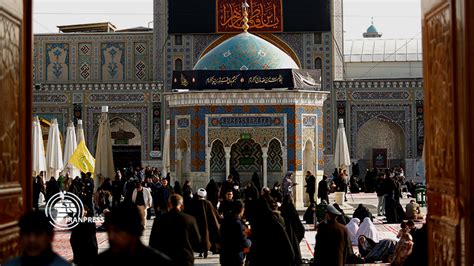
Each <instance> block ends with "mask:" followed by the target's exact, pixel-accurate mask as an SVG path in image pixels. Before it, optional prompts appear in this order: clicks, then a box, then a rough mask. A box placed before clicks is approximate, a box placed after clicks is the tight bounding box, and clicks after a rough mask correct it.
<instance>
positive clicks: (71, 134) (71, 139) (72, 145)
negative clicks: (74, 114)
mask: <svg viewBox="0 0 474 266" xmlns="http://www.w3.org/2000/svg"><path fill="white" fill-rule="evenodd" d="M76 148H77V141H76V131H75V130H74V124H73V123H72V122H69V124H68V126H67V130H66V143H65V144H64V170H65V171H67V172H68V173H69V176H70V177H72V178H74V177H75V176H79V175H80V172H79V170H77V168H76V167H74V166H73V165H72V164H71V163H69V162H68V161H69V159H70V158H71V156H72V154H73V153H74V151H75V150H76Z"/></svg>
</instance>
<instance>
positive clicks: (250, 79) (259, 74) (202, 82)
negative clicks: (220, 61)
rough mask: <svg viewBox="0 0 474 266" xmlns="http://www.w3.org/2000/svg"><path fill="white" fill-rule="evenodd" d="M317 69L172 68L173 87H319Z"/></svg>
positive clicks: (192, 88) (190, 88)
mask: <svg viewBox="0 0 474 266" xmlns="http://www.w3.org/2000/svg"><path fill="white" fill-rule="evenodd" d="M320 80H321V71H320V70H302V69H272V70H223V71H220V70H189V71H174V72H173V80H172V86H171V88H172V89H173V90H183V89H185V90H231V89H244V90H249V89H268V90H270V89H277V88H288V89H311V90H319V89H320V88H321V81H320Z"/></svg>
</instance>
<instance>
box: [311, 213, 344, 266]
mask: <svg viewBox="0 0 474 266" xmlns="http://www.w3.org/2000/svg"><path fill="white" fill-rule="evenodd" d="M352 254H353V251H352V245H351V241H350V237H349V233H348V232H347V229H346V227H345V226H344V225H342V224H340V223H338V222H336V221H335V220H334V221H326V222H323V223H320V224H319V226H318V233H317V234H316V247H315V248H314V265H315V266H332V265H334V266H340V265H344V264H345V263H346V260H347V258H349V257H350V256H351V255H352Z"/></svg>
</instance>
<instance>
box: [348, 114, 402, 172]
mask: <svg viewBox="0 0 474 266" xmlns="http://www.w3.org/2000/svg"><path fill="white" fill-rule="evenodd" d="M356 145H357V148H356V150H357V154H356V158H359V159H363V160H368V162H369V164H370V162H371V158H372V149H379V148H383V149H387V157H388V159H389V160H390V159H392V160H403V159H405V158H406V150H405V146H406V145H405V133H404V132H403V130H402V128H400V126H399V125H397V124H395V123H393V122H387V121H382V120H379V119H377V118H373V119H370V120H369V121H367V122H366V123H364V124H363V125H362V126H361V127H360V128H359V130H358V131H357V142H356Z"/></svg>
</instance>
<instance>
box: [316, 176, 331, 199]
mask: <svg viewBox="0 0 474 266" xmlns="http://www.w3.org/2000/svg"><path fill="white" fill-rule="evenodd" d="M327 179H328V177H327V176H325V175H323V180H321V181H319V183H318V198H320V199H321V202H322V201H323V200H324V201H326V202H329V187H328V182H327Z"/></svg>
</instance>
